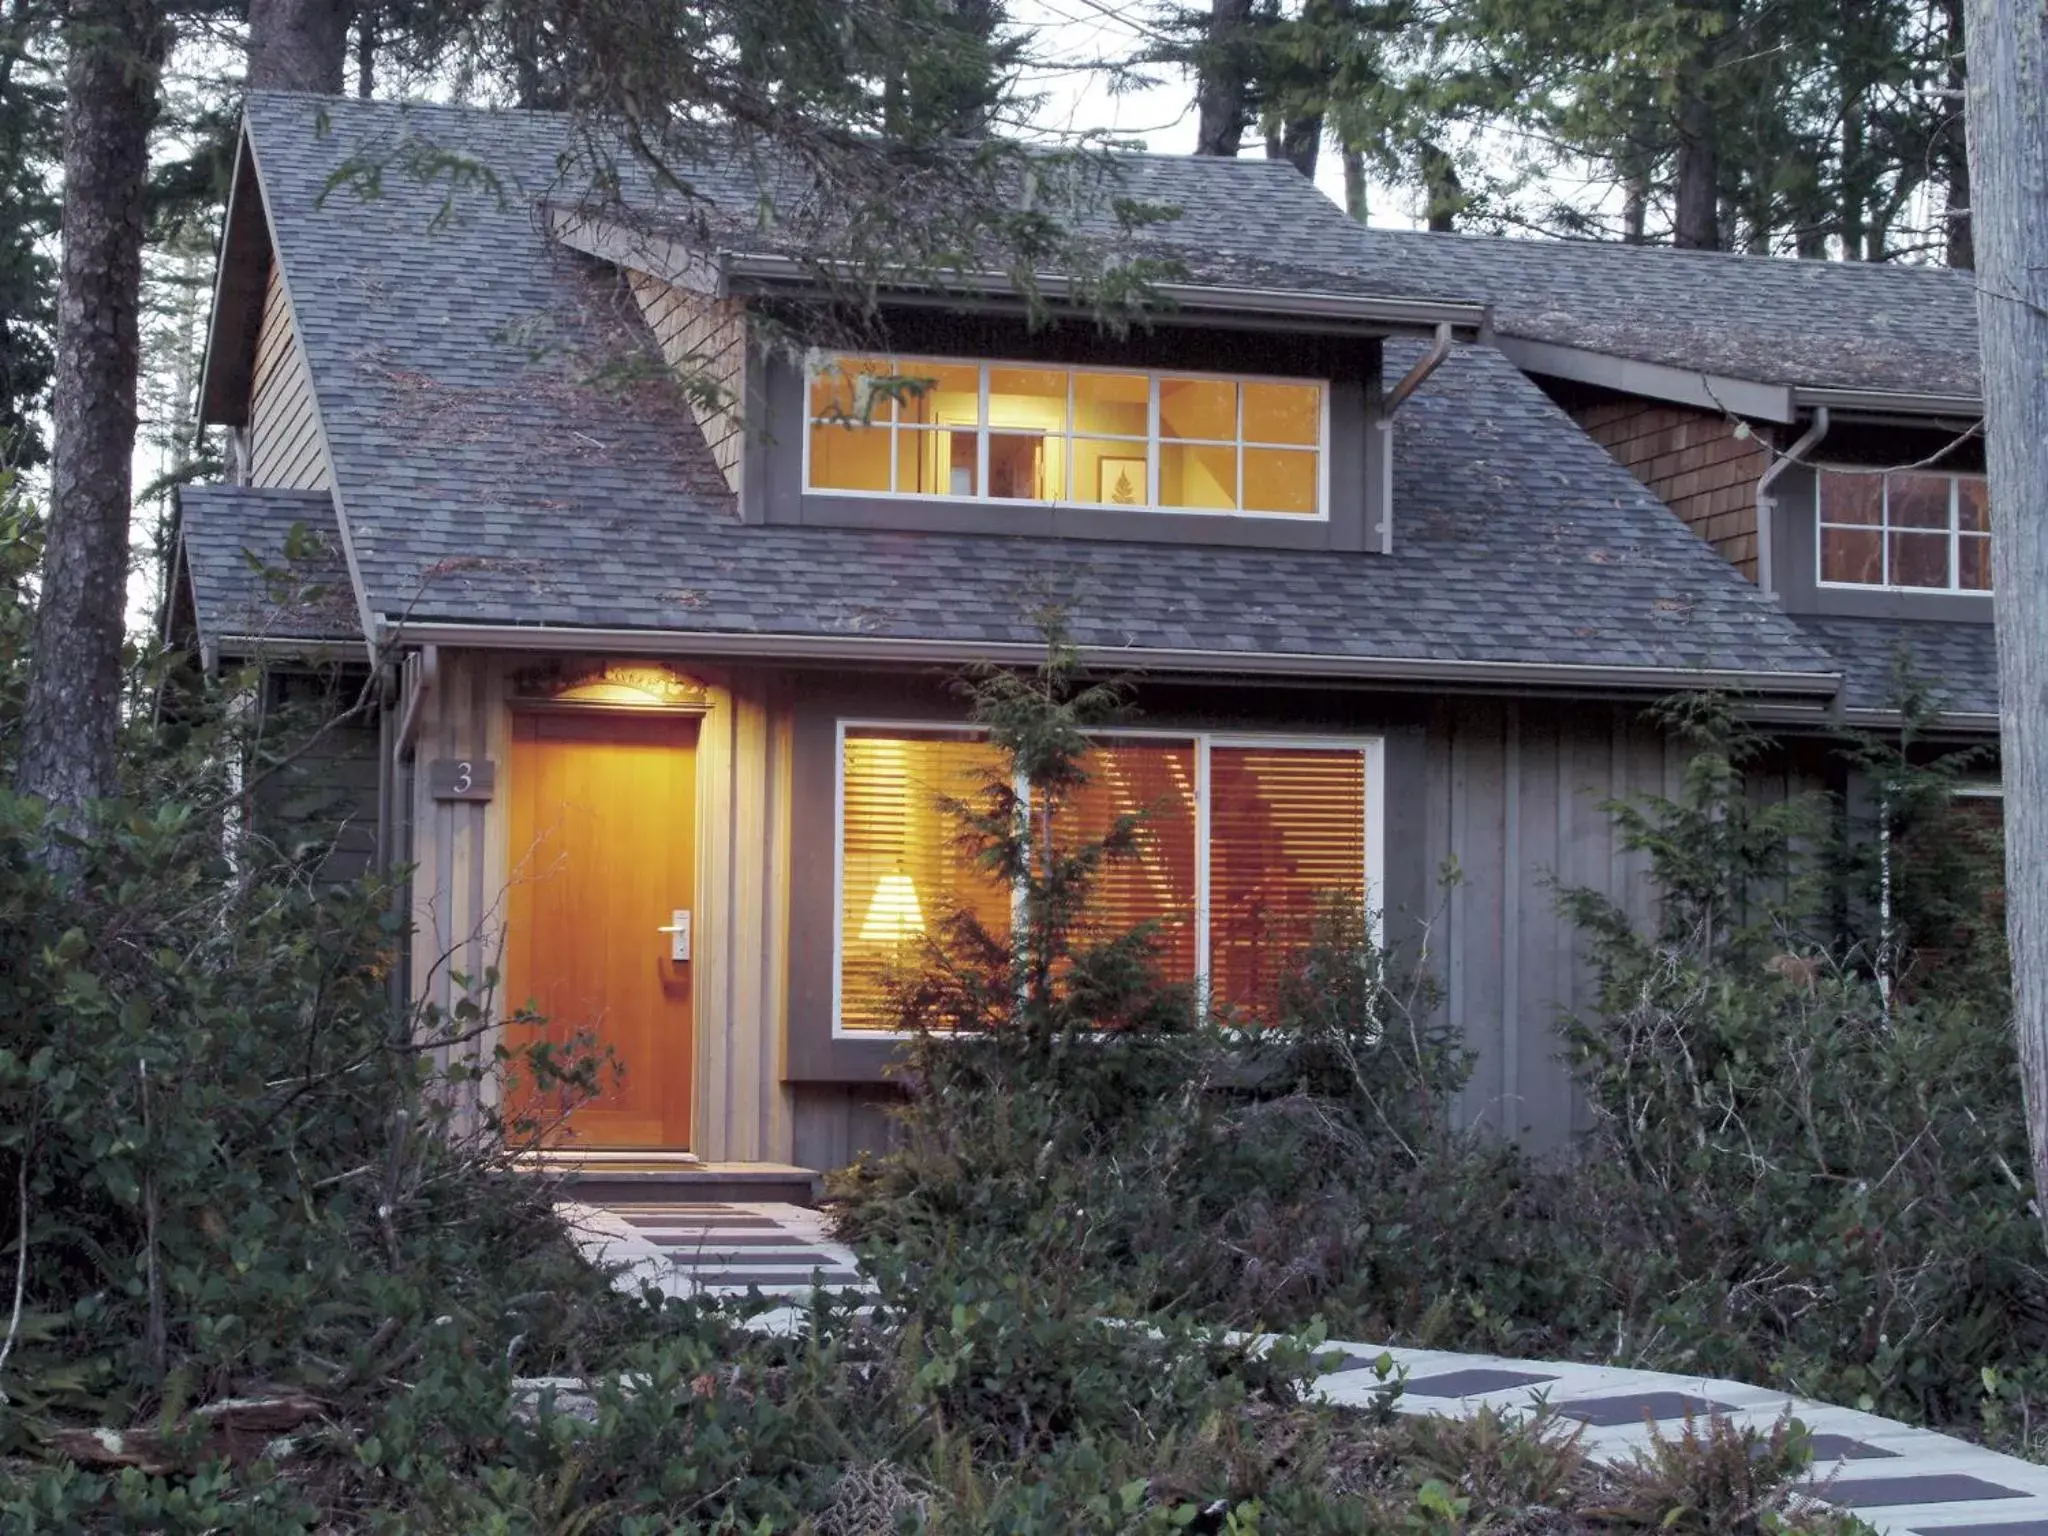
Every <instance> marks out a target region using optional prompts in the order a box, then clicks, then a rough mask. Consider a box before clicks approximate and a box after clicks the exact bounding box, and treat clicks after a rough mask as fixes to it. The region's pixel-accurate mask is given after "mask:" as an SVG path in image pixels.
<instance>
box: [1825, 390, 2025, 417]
mask: <svg viewBox="0 0 2048 1536" xmlns="http://www.w3.org/2000/svg"><path fill="white" fill-rule="evenodd" d="M1792 403H1793V404H1794V405H1797V406H1803V407H1806V408H1808V409H1817V410H1835V411H1866V412H1869V413H1870V414H1872V415H1875V416H1947V417H1961V418H1963V419H1965V420H1971V421H1975V420H1978V419H1980V418H1982V416H1983V415H1984V402H1983V400H1982V399H1981V398H1979V397H1978V396H1976V395H1929V394H1919V393H1916V392H1915V391H1912V390H1902V389H1901V390H1893V389H1821V388H1813V389H1809V388H1805V387H1803V386H1801V387H1795V388H1794V389H1793V391H1792Z"/></svg>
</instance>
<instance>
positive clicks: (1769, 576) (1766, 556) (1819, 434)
mask: <svg viewBox="0 0 2048 1536" xmlns="http://www.w3.org/2000/svg"><path fill="white" fill-rule="evenodd" d="M1828 422H1829V418H1828V408H1827V407H1826V406H1824V405H1823V406H1817V407H1815V409H1814V413H1813V425H1812V426H1810V427H1808V428H1807V429H1806V432H1805V435H1804V436H1802V437H1801V438H1800V439H1799V440H1798V441H1797V442H1795V443H1793V445H1792V446H1791V447H1790V448H1787V449H1786V450H1785V451H1784V452H1783V453H1782V454H1780V455H1779V456H1778V457H1777V458H1775V459H1773V460H1772V461H1771V465H1770V468H1768V469H1766V470H1765V471H1764V472H1763V474H1762V475H1760V476H1758V478H1757V482H1756V584H1757V585H1758V586H1759V587H1761V588H1762V589H1763V590H1764V591H1766V592H1769V593H1772V594H1773V595H1775V594H1776V592H1777V590H1778V589H1777V585H1776V574H1777V573H1776V567H1775V562H1774V560H1773V558H1772V550H1771V524H1772V523H1773V522H1774V521H1775V520H1776V514H1777V510H1778V498H1777V497H1776V496H1774V495H1772V494H1771V486H1772V485H1773V484H1774V483H1775V482H1776V481H1777V478H1778V476H1780V475H1782V474H1783V473H1784V472H1785V471H1786V470H1787V469H1789V468H1790V467H1791V466H1792V465H1794V464H1797V463H1798V462H1799V461H1800V455H1802V454H1804V453H1806V452H1807V451H1808V450H1809V449H1811V448H1812V447H1813V446H1814V445H1815V444H1816V443H1818V442H1819V441H1820V440H1821V439H1822V438H1824V437H1826V436H1827V435H1828Z"/></svg>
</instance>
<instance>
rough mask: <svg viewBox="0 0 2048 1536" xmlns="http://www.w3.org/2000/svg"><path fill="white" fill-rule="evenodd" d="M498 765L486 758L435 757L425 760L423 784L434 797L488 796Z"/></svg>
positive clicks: (494, 783) (478, 798)
mask: <svg viewBox="0 0 2048 1536" xmlns="http://www.w3.org/2000/svg"><path fill="white" fill-rule="evenodd" d="M497 782H498V765H497V764H496V763H494V762H492V761H491V760H490V759H489V758H478V757H437V758H435V759H434V760H433V761H432V762H430V763H428V764H427V787H428V790H429V792H430V793H431V794H432V795H433V797H434V798H435V799H436V800H488V799H490V798H491V791H492V790H493V789H494V788H496V787H497Z"/></svg>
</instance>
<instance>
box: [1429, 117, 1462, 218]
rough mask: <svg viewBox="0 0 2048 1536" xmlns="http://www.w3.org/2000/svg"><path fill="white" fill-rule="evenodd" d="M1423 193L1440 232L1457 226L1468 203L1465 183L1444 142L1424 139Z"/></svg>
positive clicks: (1430, 214)
mask: <svg viewBox="0 0 2048 1536" xmlns="http://www.w3.org/2000/svg"><path fill="white" fill-rule="evenodd" d="M1421 156H1422V163H1421V170H1422V193H1423V196H1424V197H1425V198H1426V199H1427V200H1428V207H1427V210H1426V213H1427V217H1428V219H1429V227H1430V228H1431V229H1433V230H1435V231H1436V232H1437V233H1438V234H1449V233H1450V232H1451V231H1452V230H1454V229H1455V228H1457V223H1458V211H1459V210H1460V209H1461V208H1463V207H1464V206H1465V184H1464V183H1463V182H1462V181H1460V180H1458V164H1457V162H1456V161H1455V160H1453V159H1452V158H1451V157H1450V156H1449V155H1448V154H1446V153H1445V152H1444V148H1443V146H1442V145H1441V144H1438V143H1436V142H1434V141H1433V140H1430V139H1424V140H1423V141H1422V149H1421Z"/></svg>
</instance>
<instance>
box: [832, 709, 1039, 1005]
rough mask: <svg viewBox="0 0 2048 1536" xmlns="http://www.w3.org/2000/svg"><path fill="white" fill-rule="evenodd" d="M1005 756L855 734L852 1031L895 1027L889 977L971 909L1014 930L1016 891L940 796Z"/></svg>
mask: <svg viewBox="0 0 2048 1536" xmlns="http://www.w3.org/2000/svg"><path fill="white" fill-rule="evenodd" d="M1002 762H1003V759H1002V754H1001V752H999V751H998V750H997V749H996V748H995V747H993V746H991V745H989V744H988V743H987V742H984V741H965V740H955V739H944V738H918V737H910V738H889V737H882V736H873V737H869V736H854V735H851V734H849V735H848V737H847V740H846V762H845V793H844V800H843V812H842V815H843V820H842V822H841V827H842V837H843V841H842V844H841V851H842V855H843V860H844V862H843V866H842V867H843V877H842V881H841V885H840V892H839V944H840V951H839V954H840V961H839V977H840V981H839V1018H840V1023H841V1025H842V1027H844V1028H847V1029H890V1028H893V1027H894V1026H895V1023H896V1021H895V1019H894V1018H893V1017H892V1016H891V1015H890V1013H889V1009H888V997H887V990H886V987H885V978H886V977H887V975H888V973H889V971H890V968H891V967H892V966H900V967H910V968H915V967H917V966H919V965H920V964H921V963H922V961H923V958H924V948H923V945H922V944H921V942H920V940H921V938H922V936H923V935H924V934H926V933H927V932H929V931H930V930H931V928H932V927H933V926H934V925H936V924H937V923H939V922H940V921H942V920H943V919H944V918H945V917H946V916H947V915H948V914H950V913H952V912H954V911H957V910H961V909H965V910H967V911H969V912H972V913H973V914H974V915H975V917H977V918H978V919H980V921H981V923H982V924H983V926H984V927H986V928H988V929H989V930H990V931H991V932H994V933H998V934H1002V933H1007V932H1008V931H1009V925H1010V893H1009V891H1008V889H1007V888H1006V887H1004V886H1003V885H1002V884H1001V883H1000V882H998V881H995V880H993V879H991V878H990V877H989V876H988V875H987V874H985V873H983V872H982V871H981V870H979V869H977V868H976V867H975V866H974V864H973V861H972V860H971V858H970V857H969V856H968V855H967V854H966V853H964V852H963V851H962V850H961V848H960V845H959V841H958V831H959V829H958V827H957V825H956V824H955V822H954V820H953V819H952V818H951V817H950V816H948V815H946V814H945V813H944V812H943V811H942V810H940V808H939V807H938V805H937V804H936V803H935V801H936V797H937V796H939V795H942V794H944V795H952V796H955V797H958V798H966V797H969V796H972V795H974V794H975V793H976V792H977V791H978V790H979V789H980V787H981V784H982V782H983V775H984V774H986V773H990V772H1000V771H1001V769H1002Z"/></svg>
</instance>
